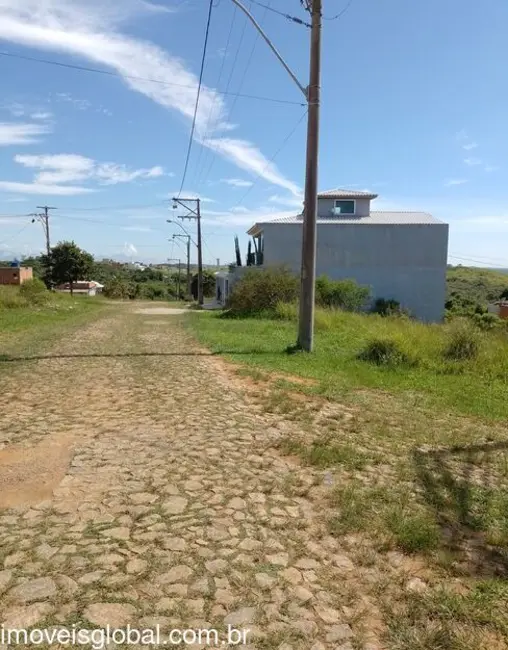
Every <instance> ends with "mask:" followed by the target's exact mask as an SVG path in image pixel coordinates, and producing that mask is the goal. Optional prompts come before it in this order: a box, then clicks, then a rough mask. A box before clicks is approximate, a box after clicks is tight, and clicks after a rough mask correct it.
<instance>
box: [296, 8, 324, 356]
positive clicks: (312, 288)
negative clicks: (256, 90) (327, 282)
mask: <svg viewBox="0 0 508 650" xmlns="http://www.w3.org/2000/svg"><path fill="white" fill-rule="evenodd" d="M307 4H308V6H309V10H310V11H311V15H312V28H311V38H310V80H309V87H308V91H307V92H308V104H309V112H308V123H307V124H308V125H307V162H306V168H305V203H304V209H303V232H302V271H301V291H300V318H299V323H298V340H297V347H299V348H300V349H302V350H305V351H306V352H312V348H313V344H314V300H315V294H316V239H317V231H316V220H317V194H318V150H319V104H320V95H321V88H320V83H321V22H322V16H321V10H322V0H307Z"/></svg>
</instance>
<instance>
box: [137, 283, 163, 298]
mask: <svg viewBox="0 0 508 650" xmlns="http://www.w3.org/2000/svg"><path fill="white" fill-rule="evenodd" d="M141 296H142V297H143V298H148V300H164V299H165V298H167V297H168V288H167V286H165V285H164V284H162V283H160V284H159V283H157V282H145V283H143V284H142V285H141Z"/></svg>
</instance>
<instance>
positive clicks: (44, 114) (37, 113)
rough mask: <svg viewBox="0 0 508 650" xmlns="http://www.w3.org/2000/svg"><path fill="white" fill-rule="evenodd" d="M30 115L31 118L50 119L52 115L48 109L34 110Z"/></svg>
mask: <svg viewBox="0 0 508 650" xmlns="http://www.w3.org/2000/svg"><path fill="white" fill-rule="evenodd" d="M30 117H31V118H32V120H50V119H51V118H52V117H53V113H50V112H49V111H35V113H32V114H31V115H30Z"/></svg>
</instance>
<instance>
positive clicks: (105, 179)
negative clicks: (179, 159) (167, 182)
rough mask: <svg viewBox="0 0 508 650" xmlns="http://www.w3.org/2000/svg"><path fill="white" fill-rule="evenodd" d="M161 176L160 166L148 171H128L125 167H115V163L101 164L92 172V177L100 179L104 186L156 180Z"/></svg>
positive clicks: (162, 172)
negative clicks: (143, 179)
mask: <svg viewBox="0 0 508 650" xmlns="http://www.w3.org/2000/svg"><path fill="white" fill-rule="evenodd" d="M163 174H164V170H163V169H162V167H160V166H156V167H151V168H150V169H134V170H129V169H127V168H126V167H125V165H117V164H115V163H103V164H101V165H97V167H96V169H95V171H94V175H95V176H96V177H97V178H98V179H100V181H101V182H102V183H104V185H117V184H118V183H130V182H131V181H133V180H135V179H136V178H156V177H158V176H162V175H163Z"/></svg>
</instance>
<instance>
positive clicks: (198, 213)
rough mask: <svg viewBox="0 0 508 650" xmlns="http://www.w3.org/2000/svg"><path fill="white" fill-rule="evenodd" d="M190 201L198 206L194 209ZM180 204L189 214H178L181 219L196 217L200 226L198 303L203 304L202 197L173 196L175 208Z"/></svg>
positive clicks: (198, 243)
mask: <svg viewBox="0 0 508 650" xmlns="http://www.w3.org/2000/svg"><path fill="white" fill-rule="evenodd" d="M188 203H195V205H196V208H195V209H193V208H191V207H190V206H189V205H187V204H188ZM178 205H181V206H182V207H184V208H185V209H186V210H187V214H186V215H183V216H178V218H179V219H195V220H196V221H197V226H198V242H197V247H198V304H199V305H203V247H202V239H201V200H200V199H184V198H181V197H175V196H174V197H173V209H174V210H176V208H177V207H178Z"/></svg>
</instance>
